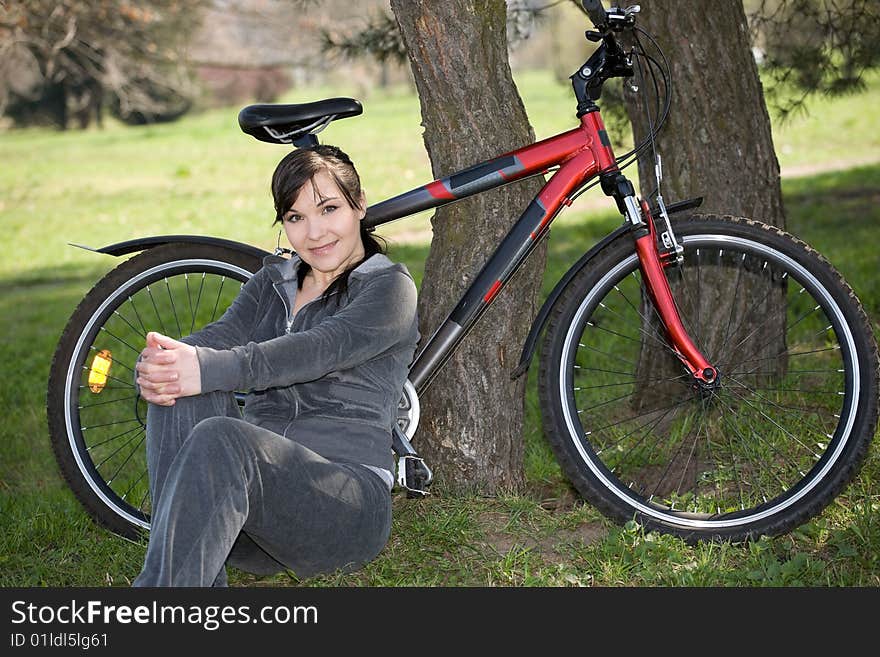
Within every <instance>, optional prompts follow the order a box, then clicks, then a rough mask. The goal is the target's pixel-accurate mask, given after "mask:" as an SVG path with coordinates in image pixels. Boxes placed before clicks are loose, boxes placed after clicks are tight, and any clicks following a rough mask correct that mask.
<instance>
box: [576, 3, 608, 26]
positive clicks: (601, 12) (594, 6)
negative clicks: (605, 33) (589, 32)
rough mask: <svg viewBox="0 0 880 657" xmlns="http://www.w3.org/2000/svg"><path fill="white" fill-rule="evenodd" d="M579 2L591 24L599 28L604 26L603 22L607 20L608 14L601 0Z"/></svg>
mask: <svg viewBox="0 0 880 657" xmlns="http://www.w3.org/2000/svg"><path fill="white" fill-rule="evenodd" d="M581 4H582V5H583V7H584V11H585V12H587V16H589V18H590V21H591V22H592V23H593V25H595V26H596V27H597V28H599V29H601V28H602V27H604V26H605V23H607V22H608V14H606V13H605V8H604V7H603V6H602V0H581Z"/></svg>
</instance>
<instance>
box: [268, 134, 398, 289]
mask: <svg viewBox="0 0 880 657" xmlns="http://www.w3.org/2000/svg"><path fill="white" fill-rule="evenodd" d="M319 171H326V172H327V173H329V174H330V177H331V178H333V181H334V182H335V183H336V186H337V187H339V191H340V192H342V196H343V198H345V201H346V202H347V203H348V205H349V207H351V208H354V209H356V210H364V209H365V208H363V207H361V204H360V202H361V195H362V193H363V190H362V189H361V179H360V176H359V175H358V172H357V170H356V169H355V167H354V164H353V163H352V161H351V158H350V157H349V156H348V155H346V154H345V153H344V152H343V151H342V150H341V149H340V148H338V147H336V146H331V145H329V144H319V145H317V146H311V147H309V148H298V149H296V150H294V151H292V152H290V153H288V154H287V155H286V156H285V157H284V159H283V160H281V162H279V163H278V166H277V167H275V173H274V174H272V197H273V198H274V200H275V222H274V223H281V222H283V220H284V215H285V214H286V213H287V211H288V210H290V207H291V206H292V205H293V202H294V201H295V200H296V197H297V196H298V195H299V192H300V190H301V189H302V188H303V186H304V185H305V184H306V183H308V182H310V181H312V180H313V179H314V177H315V175H316V174H317V173H318V172H319ZM380 240H381V241H380ZM361 241H363V244H364V257H363V258H362V259H361V260H359V261H357V262H355V263H354V264H352V265H351V266H350V267H349V268H348V269H346V270H345V271H344V272H342V273H341V274H340V275H339V276H337V277H336V278H335V279H334V280H333V282H332V283H331V284H330V285H329V286H328V287H327V289H326V290H324V294H323V298H324V299H325V300H326V299H327V297H329V296H330V295H331V294H333V293H334V292H338V293H339V296H340V297H341V296H342V294H343V293H344V292H346V291H347V290H348V276H349V274H350V273H351V271H352V270H353V269H355V268H356V267H357V266H358V265H360V264H361V263H362V262H363V261H364V260H366V259H367V258H369V257H370V256H372V255H375V254H376V253H385V252H386V245H385V243H384V240H382V238H381V237H378V236H375V235H373V234H372V232H371V231H368V230H366V229H365V228H364V225H363V222H362V223H361ZM310 269H311V267H310V266H309V265H308V264H307V263H306V262H302V263H301V264H300V266H299V270H298V271H297V286H298V287H299V288H302V283H303V279H304V278H305V276H306V274H307V273H308V272H309V270H310ZM339 300H340V299H339V297H337V303H339Z"/></svg>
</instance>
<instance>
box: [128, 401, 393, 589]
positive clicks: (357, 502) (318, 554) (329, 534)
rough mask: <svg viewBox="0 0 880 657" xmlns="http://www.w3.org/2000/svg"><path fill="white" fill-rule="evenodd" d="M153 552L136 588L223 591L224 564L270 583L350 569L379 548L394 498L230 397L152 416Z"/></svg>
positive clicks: (158, 410)
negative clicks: (286, 575)
mask: <svg viewBox="0 0 880 657" xmlns="http://www.w3.org/2000/svg"><path fill="white" fill-rule="evenodd" d="M146 441H147V470H148V473H149V478H150V491H151V493H152V499H153V512H152V521H151V529H150V542H149V547H148V548H147V554H146V559H145V562H144V567H143V570H142V571H141V573H140V575H138V577H137V578H136V579H135V581H134V583H133V586H210V585H212V584H213V585H214V586H225V585H226V568H225V565H224V564H226V563H229V564H230V565H232V566H235V567H236V568H240V569H242V570H246V571H248V572H252V573H256V574H260V575H269V574H273V573H277V572H281V571H283V570H285V569H290V570H292V571H293V572H294V573H296V575H297V576H298V577H310V576H312V575H316V574H319V573H325V572H331V571H334V570H336V569H342V570H346V571H350V570H355V569H357V568H359V567H361V566H363V565H364V564H365V563H367V562H368V561H370V560H371V559H373V558H374V557H375V556H376V555H377V554H378V553H379V552H380V551H381V550H382V548H383V547H384V546H385V543H386V541H387V540H388V536H389V533H390V531H391V492H390V491H389V490H388V487H387V485H386V483H385V482H384V481H383V480H382V479H381V478H380V477H379V475H377V474H376V473H374V472H372V471H370V470H369V469H368V468H365V467H363V466H361V465H358V464H347V463H333V462H331V461H328V460H327V459H325V458H323V457H322V456H320V455H319V454H317V453H315V452H314V451H312V450H310V449H307V448H306V447H303V446H302V445H300V444H299V443H297V442H296V436H295V435H293V436H291V438H285V437H284V436H281V435H279V434H277V433H274V432H272V431H270V430H268V429H265V428H262V427H259V426H256V425H254V424H251V423H249V422H246V421H245V420H243V419H242V418H241V414H240V413H239V411H238V406H237V404H236V403H235V399H234V397H233V396H232V394H231V393H225V392H213V393H208V394H203V395H197V396H194V397H181V398H179V399H177V401H176V402H175V404H174V405H173V406H156V405H154V404H150V405H149V408H148V411H147V436H146Z"/></svg>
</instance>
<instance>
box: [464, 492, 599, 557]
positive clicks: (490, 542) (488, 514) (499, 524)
mask: <svg viewBox="0 0 880 657" xmlns="http://www.w3.org/2000/svg"><path fill="white" fill-rule="evenodd" d="M542 506H543V504H542ZM476 520H477V524H478V525H479V526H480V528H481V529H482V530H483V535H484V538H483V540H482V541H481V542H482V543H483V544H484V545H485V546H486V547H488V548H490V549H492V550H494V551H495V552H497V553H498V555H499V556H503V555H505V554H508V553H509V552H510V551H511V550H514V549H516V550H529V551H531V552H534V553H535V554H537V555H539V556H540V557H541V559H542V560H543V561H545V562H546V563H551V564H554V563H565V562H567V561H568V560H569V557H567V556H566V555H565V546H567V545H571V544H575V545H590V544H592V543H596V542H597V541H601V540H603V539H604V538H605V535H606V533H607V532H606V530H605V528H604V527H603V526H602V525H601V524H600V523H594V522H584V523H582V524H580V525H577V526H576V527H573V528H567V529H559V530H555V531H551V532H549V533H547V532H546V531H542V530H540V529H535V528H532V527H529V526H526V525H523V524H519V523H512V522H511V517H510V516H509V515H508V514H507V513H504V512H500V511H485V512H483V513H481V514H480V515H479V516H477V519H476Z"/></svg>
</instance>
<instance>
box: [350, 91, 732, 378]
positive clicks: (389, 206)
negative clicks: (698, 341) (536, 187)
mask: <svg viewBox="0 0 880 657" xmlns="http://www.w3.org/2000/svg"><path fill="white" fill-rule="evenodd" d="M594 107H595V106H594ZM580 121H581V125H580V126H579V127H577V128H574V129H573V130H569V131H568V132H564V133H562V134H559V135H556V136H553V137H550V138H548V139H544V140H542V141H539V142H536V143H534V144H531V145H529V146H525V147H523V148H520V149H517V150H515V151H511V152H509V153H505V154H504V155H501V156H499V157H496V158H493V159H491V160H487V161H485V162H482V163H480V164H477V165H475V166H472V167H469V168H467V169H464V170H462V171H459V172H456V173H453V174H452V175H449V176H446V177H444V178H440V179H439V180H435V181H433V182H431V183H429V184H427V185H423V186H421V187H417V188H415V189H412V190H410V191H408V192H404V193H403V194H400V195H398V196H395V197H393V198H391V199H388V200H386V201H382V202H380V203H377V204H375V205H372V206H370V207H369V208H367V216H366V218H365V219H364V222H365V224H366V226H367V227H368V228H374V227H376V226H380V225H382V224H385V223H388V222H390V221H394V220H396V219H400V218H402V217H406V216H410V215H412V214H415V213H417V212H421V211H423V210H429V209H432V208H436V207H439V206H441V205H446V204H447V203H452V202H454V201H457V200H460V199H463V198H466V197H468V196H472V195H474V194H479V193H481V192H484V191H487V190H490V189H494V188H496V187H500V186H501V185H505V184H507V183H510V182H514V181H516V180H521V179H523V178H527V177H530V176H533V175H538V174H546V173H548V172H549V169H550V168H551V167H555V166H559V169H558V170H557V171H556V172H555V173H554V174H553V175H552V176H551V177H550V179H549V180H548V181H547V182H546V183H545V185H544V186H543V187H542V189H541V190H540V191H539V192H538V194H537V195H536V196H535V198H534V199H532V201H531V202H530V203H529V205H528V207H527V208H526V209H525V211H524V212H523V213H522V215H520V217H519V219H518V220H517V221H516V223H515V224H514V225H513V226H512V227H511V228H510V230H509V231H508V232H507V234H506V235H505V236H504V238H503V239H502V241H501V242H500V244H499V245H498V246H497V247H496V249H495V251H494V252H493V253H492V255H491V256H490V257H489V260H488V261H487V262H486V264H485V265H484V266H483V268H482V269H481V270H480V272H479V274H477V276H476V278H475V279H474V280H473V282H472V283H471V285H470V286H469V287H468V289H467V290H466V291H465V293H464V295H463V296H462V298H461V299H460V300H459V302H458V303H457V304H456V306H455V308H453V309H452V311H451V312H450V313H449V315H448V316H447V318H446V319H445V320H444V321H443V322H442V323H441V324H440V326H439V327H438V328H437V330H436V331H435V332H434V334H433V335H432V336H431V337H430V338H429V339H428V341H427V342H425V343H424V344H423V346H422V348H421V349H420V350H419V353H418V354H417V355H416V357H415V360H414V361H413V364H412V366H411V367H410V374H409V379H410V381H411V382H412V384H413V385H414V386H415V388H416V391H417V393H418V394H421V393H422V392H423V391H424V390H425V389H426V388H427V386H428V385H429V384H430V382H431V380H432V379H433V378H434V376H435V375H436V374H437V372H438V371H439V370H440V368H441V367H442V366H443V365H444V364H445V362H446V361H447V360H448V359H449V358H450V357H451V355H452V353H453V351H454V350H455V348H456V347H457V346H458V344H459V343H460V342H461V340H462V339H463V338H464V337H465V336H466V335H467V334H468V332H469V331H470V330H471V329H472V328H473V326H474V324H475V323H476V322H477V320H478V319H479V318H480V316H481V315H482V314H483V313H484V312H485V311H486V310H487V309H488V308H489V306H490V305H491V304H492V302H493V301H494V300H495V298H496V297H497V295H498V293H499V292H500V291H501V289H502V288H503V287H504V285H505V284H506V283H507V282H508V281H509V280H510V278H511V277H512V276H513V274H514V273H515V272H516V271H517V269H519V267H520V266H521V265H522V264H523V262H524V261H525V260H526V258H527V257H528V256H529V254H530V253H531V252H532V250H533V249H534V248H535V247H536V246H537V244H538V242H539V240H540V239H541V238H542V237H543V236H544V235H545V234H546V232H547V230H548V229H549V227H550V224H551V223H552V222H553V219H554V218H555V217H556V215H557V214H558V213H559V212H560V210H561V209H562V207H563V206H564V205H570V204H571V198H570V195H571V194H572V193H574V192H575V191H577V190H578V189H579V188H580V187H581V186H582V185H583V184H584V183H586V182H587V181H589V180H590V179H592V178H594V177H595V176H597V175H599V174H603V175H609V174H612V175H615V176H619V173H618V169H617V165H616V162H615V158H614V152H613V150H612V148H611V142H610V140H609V139H608V134H607V132H606V131H605V125H604V123H603V122H602V117H601V114H600V112H599V110H598V107H595V109H594V110H592V111H588V112H586V113H584V114H582V115H581V117H580ZM621 178H622V177H621ZM624 180H625V179H624ZM603 187H604V186H603ZM628 187H629V190H630V193H629V194H626V193H625V192H621V191H620V186H617V187H616V188H615V189H613V190H606V193H607V194H609V195H611V196H614V197H615V200H617V203H618V207H619V208H620V209H621V211H622V212H624V214H625V215H626V216H627V218H628V220H629V222H630V226H631V229H632V230H634V231H635V234H636V246H637V252H638V255H639V260H640V262H641V266H642V270H643V273H644V279H645V283H646V287H647V288H648V292H649V294H650V296H651V299H652V300H653V301H654V304H655V307H656V308H657V311H658V314H659V315H660V317H661V319H662V320H663V323H664V325H665V326H666V329H667V332H668V333H669V336H670V339H671V341H672V344H673V346H674V347H675V348H676V349H677V351H678V357H679V358H680V359H681V360H682V362H683V363H684V364H685V365H686V366H687V367H688V369H689V370H690V372H691V373H692V374H693V375H694V377H695V378H696V379H698V380H700V381H701V382H703V383H705V384H711V383H713V381H714V380H715V378H716V373H715V370H714V368H713V367H712V366H711V365H710V364H709V363H708V361H707V360H706V359H705V357H703V355H702V354H701V353H700V352H699V350H698V349H697V348H696V346H695V345H694V344H693V342H692V341H691V339H690V337H689V336H688V334H687V331H686V330H685V329H684V327H683V326H682V323H681V319H680V318H679V316H678V311H677V309H676V307H675V301H674V300H673V298H672V295H671V293H670V290H669V285H668V283H667V281H666V276H665V274H664V273H663V263H662V261H661V258H660V255H659V254H658V251H657V246H656V240H655V237H654V228H653V221H652V218H651V216H650V212H649V210H648V208H647V205H646V204H642V206H639V204H638V203H637V202H636V200H635V197H634V195H632V192H631V189H632V188H631V186H628Z"/></svg>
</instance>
